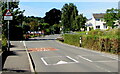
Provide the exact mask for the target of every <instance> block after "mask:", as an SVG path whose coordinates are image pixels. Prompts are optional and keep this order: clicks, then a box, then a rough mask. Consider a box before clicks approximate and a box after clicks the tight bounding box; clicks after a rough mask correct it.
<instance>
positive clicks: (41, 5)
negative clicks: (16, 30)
mask: <svg viewBox="0 0 120 74" xmlns="http://www.w3.org/2000/svg"><path fill="white" fill-rule="evenodd" d="M32 1H33V0H32ZM32 1H30V0H26V1H25V0H24V1H20V4H19V7H20V9H21V10H25V12H24V15H25V16H35V17H44V16H45V13H46V12H48V11H50V10H51V9H53V8H56V9H59V10H61V8H62V7H63V5H64V4H65V3H73V4H74V5H76V7H77V9H78V11H79V14H83V15H84V16H86V17H87V18H88V19H89V18H92V14H93V13H105V11H106V10H107V9H110V8H118V2H117V0H114V1H115V2H112V1H113V0H111V1H109V2H104V1H103V2H94V0H93V2H87V0H85V1H86V2H82V0H81V1H80V2H77V1H76V0H75V2H69V1H68V2H67V0H64V2H55V0H52V1H51V2H48V1H47V0H44V2H42V1H40V0H39V1H38V2H37V1H36V0H34V2H32ZM53 1H54V2H53ZM56 1H59V0H56ZM105 1H108V0H105Z"/></svg>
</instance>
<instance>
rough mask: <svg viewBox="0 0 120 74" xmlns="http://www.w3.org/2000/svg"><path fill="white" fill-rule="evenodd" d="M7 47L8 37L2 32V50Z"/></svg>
mask: <svg viewBox="0 0 120 74" xmlns="http://www.w3.org/2000/svg"><path fill="white" fill-rule="evenodd" d="M6 49H7V38H6V37H5V36H4V35H3V34H2V51H6Z"/></svg>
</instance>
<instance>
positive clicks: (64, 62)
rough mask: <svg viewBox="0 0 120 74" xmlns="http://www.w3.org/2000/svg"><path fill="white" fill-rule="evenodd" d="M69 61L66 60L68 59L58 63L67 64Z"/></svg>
mask: <svg viewBox="0 0 120 74" xmlns="http://www.w3.org/2000/svg"><path fill="white" fill-rule="evenodd" d="M67 63H68V62H66V61H62V60H61V61H59V62H58V63H57V64H67Z"/></svg>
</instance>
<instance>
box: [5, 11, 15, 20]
mask: <svg viewBox="0 0 120 74" xmlns="http://www.w3.org/2000/svg"><path fill="white" fill-rule="evenodd" d="M4 20H13V16H12V14H11V13H10V10H7V12H6V13H5V14H4Z"/></svg>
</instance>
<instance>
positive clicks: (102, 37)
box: [63, 29, 120, 54]
mask: <svg viewBox="0 0 120 74" xmlns="http://www.w3.org/2000/svg"><path fill="white" fill-rule="evenodd" d="M119 30H120V29H111V30H109V31H101V30H99V29H98V30H92V31H90V32H89V33H88V35H81V34H75V35H71V34H65V35H63V37H64V42H65V43H67V44H71V45H75V46H79V45H80V43H79V40H80V39H79V38H80V36H81V37H82V47H84V48H89V49H92V50H98V51H102V52H109V53H114V54H120V53H119V52H120V46H119V44H120V37H119V35H120V32H119Z"/></svg>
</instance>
